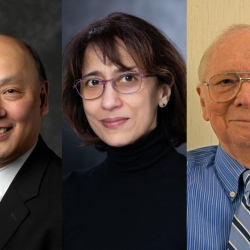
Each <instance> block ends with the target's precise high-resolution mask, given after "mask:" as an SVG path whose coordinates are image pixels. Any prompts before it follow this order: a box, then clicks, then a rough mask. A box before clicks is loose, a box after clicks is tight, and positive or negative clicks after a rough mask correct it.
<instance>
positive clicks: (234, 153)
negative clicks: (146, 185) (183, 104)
mask: <svg viewBox="0 0 250 250" xmlns="http://www.w3.org/2000/svg"><path fill="white" fill-rule="evenodd" d="M199 78H200V84H199V85H198V86H197V88H196V90H197V92H198V94H199V97H200V104H201V108H202V112H203V118H204V120H206V121H210V124H211V126H212V128H213V130H214V132H215V134H216V135H217V137H218V140H219V145H218V146H209V147H204V148H199V149H195V150H192V151H190V152H188V178H187V188H188V191H187V192H188V204H187V206H188V249H189V250H194V249H202V250H206V249H209V250H211V249H216V250H225V249H239V250H243V249H250V234H249V232H250V206H249V193H250V181H249V180H250V25H245V24H244V25H234V26H233V27H231V28H230V29H228V30H227V31H226V32H225V33H223V34H222V35H221V36H220V37H218V38H217V39H216V41H215V42H214V43H213V44H212V45H211V46H210V47H209V48H208V49H207V51H206V52H205V53H204V55H203V57H202V60H201V63H200V67H199Z"/></svg>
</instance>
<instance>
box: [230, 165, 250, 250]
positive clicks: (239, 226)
mask: <svg viewBox="0 0 250 250" xmlns="http://www.w3.org/2000/svg"><path fill="white" fill-rule="evenodd" d="M243 180H244V184H245V185H244V186H245V192H244V195H243V197H242V201H241V203H240V205H239V207H238V208H237V210H236V212H235V214H234V218H233V221H232V226H231V232H230V236H229V242H228V247H227V249H228V250H231V249H232V250H235V249H237V250H249V249H250V197H249V194H250V170H247V171H245V172H244V174H243Z"/></svg>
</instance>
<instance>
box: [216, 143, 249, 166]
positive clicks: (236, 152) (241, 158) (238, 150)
mask: <svg viewBox="0 0 250 250" xmlns="http://www.w3.org/2000/svg"><path fill="white" fill-rule="evenodd" d="M221 147H222V148H223V149H224V150H225V151H226V152H227V153H228V154H229V155H230V156H231V157H232V158H234V159H235V160H236V161H238V162H239V163H240V164H241V165H242V166H243V167H245V168H247V169H250V147H249V146H245V147H244V146H239V145H235V144H233V145H230V146H228V145H226V144H223V143H221Z"/></svg>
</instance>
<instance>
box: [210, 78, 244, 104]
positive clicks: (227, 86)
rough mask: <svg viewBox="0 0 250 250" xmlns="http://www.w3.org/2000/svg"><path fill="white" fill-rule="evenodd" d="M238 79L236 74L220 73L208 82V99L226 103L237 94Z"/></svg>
mask: <svg viewBox="0 0 250 250" xmlns="http://www.w3.org/2000/svg"><path fill="white" fill-rule="evenodd" d="M239 87H240V77H239V76H238V75H237V74H236V73H222V74H218V75H215V76H213V77H211V79H210V81H209V93H210V97H211V98H212V99H213V100H215V101H228V100H230V99H232V98H233V97H234V96H235V95H236V94H237V92H238V90H239Z"/></svg>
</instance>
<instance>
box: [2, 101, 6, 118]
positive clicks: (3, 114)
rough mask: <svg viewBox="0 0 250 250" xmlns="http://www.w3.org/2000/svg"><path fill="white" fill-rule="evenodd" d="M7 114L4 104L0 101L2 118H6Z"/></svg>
mask: <svg viewBox="0 0 250 250" xmlns="http://www.w3.org/2000/svg"><path fill="white" fill-rule="evenodd" d="M6 114H7V112H6V110H5V109H4V107H3V106H2V104H1V101H0V119H1V118H4V117H5V116H6Z"/></svg>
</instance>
